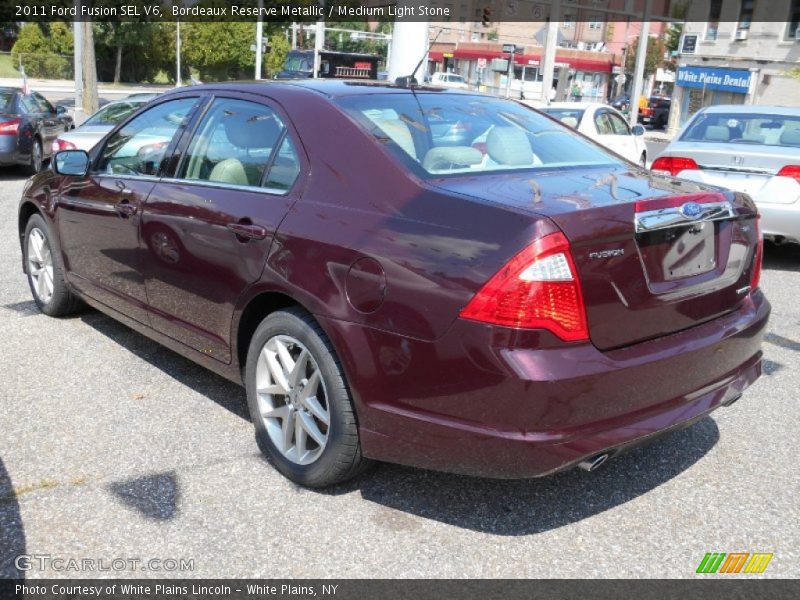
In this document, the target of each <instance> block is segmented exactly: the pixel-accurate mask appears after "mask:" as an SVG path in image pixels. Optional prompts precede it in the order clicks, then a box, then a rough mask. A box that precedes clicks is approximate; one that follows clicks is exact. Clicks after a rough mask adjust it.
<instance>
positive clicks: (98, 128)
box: [52, 98, 150, 154]
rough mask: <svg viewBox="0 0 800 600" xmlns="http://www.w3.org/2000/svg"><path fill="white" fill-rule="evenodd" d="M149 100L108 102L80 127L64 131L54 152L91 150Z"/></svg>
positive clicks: (56, 141) (56, 143)
mask: <svg viewBox="0 0 800 600" xmlns="http://www.w3.org/2000/svg"><path fill="white" fill-rule="evenodd" d="M149 100H150V99H149V98H148V99H142V100H137V99H134V100H130V99H126V100H118V101H117V102H110V103H108V104H106V105H105V106H104V107H103V108H101V109H100V110H98V111H97V112H96V113H94V114H93V115H92V116H90V117H89V118H88V119H86V120H85V121H84V122H83V123H81V124H80V125H79V126H78V127H76V128H75V129H73V130H72V131H68V132H66V133H62V134H61V135H59V136H58V137H57V138H56V139H55V140H53V147H52V151H53V153H54V154H55V153H56V152H59V151H61V150H75V149H80V150H91V149H92V147H93V146H94V145H95V144H96V143H97V142H99V141H100V140H102V139H103V137H104V136H105V135H106V134H107V133H108V132H109V131H111V130H112V129H114V127H115V126H116V125H117V124H119V123H121V122H122V121H124V120H125V119H127V118H128V116H130V115H131V113H133V112H134V111H136V110H138V109H140V108H141V107H142V106H144V105H145V104H147V102H148V101H149Z"/></svg>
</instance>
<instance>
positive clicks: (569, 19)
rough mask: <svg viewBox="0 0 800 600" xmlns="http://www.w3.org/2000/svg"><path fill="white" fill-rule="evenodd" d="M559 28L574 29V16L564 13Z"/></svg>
mask: <svg viewBox="0 0 800 600" xmlns="http://www.w3.org/2000/svg"><path fill="white" fill-rule="evenodd" d="M561 27H563V28H564V29H574V28H575V15H573V14H571V13H564V20H563V21H562V22H561Z"/></svg>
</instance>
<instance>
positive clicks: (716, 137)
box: [703, 125, 731, 142]
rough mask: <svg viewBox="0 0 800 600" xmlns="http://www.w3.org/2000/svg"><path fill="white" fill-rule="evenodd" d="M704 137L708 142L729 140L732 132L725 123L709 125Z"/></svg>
mask: <svg viewBox="0 0 800 600" xmlns="http://www.w3.org/2000/svg"><path fill="white" fill-rule="evenodd" d="M703 139H704V140H706V141H708V142H727V141H729V140H730V139H731V132H730V131H729V130H728V128H727V127H725V126H724V125H709V126H708V127H706V134H705V136H703Z"/></svg>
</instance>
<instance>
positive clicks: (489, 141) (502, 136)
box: [486, 127, 533, 165]
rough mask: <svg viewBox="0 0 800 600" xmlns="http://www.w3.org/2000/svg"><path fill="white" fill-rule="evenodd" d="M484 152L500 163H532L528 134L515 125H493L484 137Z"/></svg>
mask: <svg viewBox="0 0 800 600" xmlns="http://www.w3.org/2000/svg"><path fill="white" fill-rule="evenodd" d="M486 152H487V153H488V154H489V157H490V158H491V159H492V160H493V161H495V162H498V163H500V164H501V165H530V164H531V163H533V150H531V144H530V142H529V141H528V136H527V135H526V134H525V132H524V131H522V130H521V129H517V128H516V127H493V128H492V130H491V131H490V132H489V135H488V137H487V138H486Z"/></svg>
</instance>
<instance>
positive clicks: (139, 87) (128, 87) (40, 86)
mask: <svg viewBox="0 0 800 600" xmlns="http://www.w3.org/2000/svg"><path fill="white" fill-rule="evenodd" d="M28 86H29V87H30V89H32V90H34V91H36V92H39V93H42V94H44V93H48V92H49V93H52V92H57V93H62V94H69V93H72V92H74V91H75V81H73V80H71V79H31V78H28ZM0 87H22V79H21V78H19V77H0ZM171 89H172V86H171V85H151V84H139V83H120V84H114V83H103V82H100V83H98V88H97V93H98V94H99V95H101V96H103V95H107V96H127V95H129V94H135V93H145V92H165V91H167V90H171Z"/></svg>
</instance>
